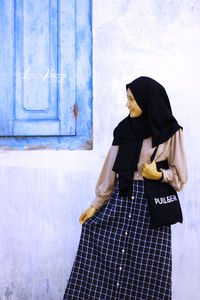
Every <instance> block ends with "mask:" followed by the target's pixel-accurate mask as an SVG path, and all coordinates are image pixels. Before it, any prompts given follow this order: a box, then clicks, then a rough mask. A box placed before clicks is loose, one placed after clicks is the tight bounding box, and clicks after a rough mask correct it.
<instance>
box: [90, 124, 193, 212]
mask: <svg viewBox="0 0 200 300" xmlns="http://www.w3.org/2000/svg"><path fill="white" fill-rule="evenodd" d="M118 149H119V146H111V148H110V150H109V152H108V154H107V157H106V160H105V162H104V165H103V168H102V171H101V173H100V176H99V179H98V181H97V185H96V190H95V192H96V198H95V200H94V201H93V202H92V203H91V205H92V206H94V207H95V208H96V209H100V208H101V207H102V206H103V205H104V204H106V203H107V202H108V200H109V198H110V196H111V194H112V192H113V190H114V186H115V181H116V178H117V174H116V173H115V172H114V171H112V168H113V165H114V162H115V159H116V156H117V153H118ZM154 149H155V148H152V139H151V137H150V138H147V139H144V140H143V144H142V149H141V153H140V158H139V162H138V170H137V172H135V173H134V176H133V179H134V180H143V177H142V168H143V164H144V162H146V163H150V162H151V161H150V157H151V155H152V154H153V151H154ZM166 159H168V165H169V169H167V170H166V169H161V170H162V171H163V182H168V183H169V184H170V185H171V186H172V187H173V188H174V189H175V190H177V191H181V190H182V189H183V186H184V184H185V183H186V181H187V178H188V175H187V165H186V159H185V153H184V147H183V131H182V129H179V130H178V131H177V132H176V133H175V134H174V135H173V136H172V137H171V138H169V140H167V141H166V142H164V143H163V144H160V145H159V147H158V150H157V153H156V156H155V161H156V162H159V161H162V160H166Z"/></svg>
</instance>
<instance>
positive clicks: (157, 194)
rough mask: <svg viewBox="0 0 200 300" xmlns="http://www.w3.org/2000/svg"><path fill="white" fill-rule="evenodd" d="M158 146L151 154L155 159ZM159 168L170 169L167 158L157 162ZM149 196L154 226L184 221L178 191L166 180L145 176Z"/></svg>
mask: <svg viewBox="0 0 200 300" xmlns="http://www.w3.org/2000/svg"><path fill="white" fill-rule="evenodd" d="M157 149H158V147H157V148H156V149H155V151H154V153H153V154H152V156H151V161H153V159H154V157H155V154H156V152H157ZM156 165H157V170H158V171H159V170H160V168H162V169H168V162H167V160H165V161H161V162H157V163H156ZM144 186H145V192H146V195H147V198H148V204H149V210H150V218H151V224H152V225H153V226H154V227H158V226H163V225H170V224H175V223H177V222H180V223H182V222H183V215H182V211H181V206H180V202H179V198H178V195H177V192H176V191H175V190H174V189H173V187H172V186H171V185H169V184H168V183H166V182H161V181H157V180H151V179H147V178H144Z"/></svg>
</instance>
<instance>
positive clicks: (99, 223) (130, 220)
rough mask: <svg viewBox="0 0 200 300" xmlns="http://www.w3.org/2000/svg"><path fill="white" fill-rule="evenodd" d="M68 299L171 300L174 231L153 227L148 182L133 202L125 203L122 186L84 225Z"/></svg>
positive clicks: (138, 184)
mask: <svg viewBox="0 0 200 300" xmlns="http://www.w3.org/2000/svg"><path fill="white" fill-rule="evenodd" d="M133 198H134V199H133ZM63 299H67V300H70V299H78V300H92V299H98V300H103V299H104V300H109V299H110V300H111V299H112V300H114V299H138V300H147V299H148V300H150V299H151V300H156V299H159V300H169V299H171V227H170V226H162V227H159V228H156V229H155V228H153V227H152V226H151V224H150V217H149V209H148V205H147V198H146V195H145V192H144V183H143V181H134V182H133V189H132V197H130V198H128V197H126V198H124V197H119V188H118V181H117V183H116V186H115V189H114V192H113V194H112V196H111V198H110V200H109V201H108V203H107V204H106V205H104V206H103V207H102V208H101V209H100V210H99V211H98V212H97V213H96V214H95V215H94V216H93V217H92V218H90V219H89V220H87V221H86V222H85V223H84V224H83V226H82V232H81V238H80V243H79V247H78V251H77V255H76V258H75V261H74V265H73V268H72V272H71V275H70V278H69V281H68V284H67V287H66V290H65V295H64V298H63Z"/></svg>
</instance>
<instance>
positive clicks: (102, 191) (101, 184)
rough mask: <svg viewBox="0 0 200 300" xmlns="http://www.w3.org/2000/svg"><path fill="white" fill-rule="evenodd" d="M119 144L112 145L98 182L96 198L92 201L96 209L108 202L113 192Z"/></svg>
mask: <svg viewBox="0 0 200 300" xmlns="http://www.w3.org/2000/svg"><path fill="white" fill-rule="evenodd" d="M118 149H119V146H111V148H110V150H109V152H108V154H107V157H106V160H105V162H104V165H103V168H102V170H101V173H100V175H99V178H98V181H97V184H96V189H95V193H96V198H95V200H94V201H93V202H92V203H91V205H92V206H94V207H95V208H96V209H100V208H101V207H102V206H103V205H104V204H106V203H107V202H108V200H109V198H110V196H111V194H112V192H113V189H114V186H115V180H116V173H115V172H114V171H112V168H113V165H114V162H115V159H116V156H117V153H118Z"/></svg>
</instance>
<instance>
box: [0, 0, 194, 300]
mask: <svg viewBox="0 0 200 300" xmlns="http://www.w3.org/2000/svg"><path fill="white" fill-rule="evenodd" d="M199 33H200V2H199V1H195V0H190V1H187V0H174V1H170V0H164V1H161V0H146V1H145V0H140V1H136V0H133V1H131V0H123V1H122V0H94V1H93V39H94V45H93V46H94V47H93V55H94V66H93V71H94V80H93V81H94V149H93V150H92V151H27V152H26V151H1V153H0V176H1V177H0V178H1V180H0V195H1V201H0V238H1V242H0V300H4V299H6V300H9V299H12V300H15V299H16V300H60V299H62V296H63V293H64V290H65V285H66V282H67V279H68V277H69V274H70V270H71V266H72V263H73V259H74V257H75V254H76V250H77V246H78V242H79V235H80V230H81V225H80V224H79V222H78V218H79V215H80V214H81V212H82V211H83V210H84V209H86V208H87V207H88V206H89V205H90V202H91V201H92V199H93V197H94V187H95V183H96V179H97V176H98V174H99V172H100V169H101V166H102V163H103V161H104V158H105V155H106V153H107V151H108V149H109V146H110V144H111V141H112V131H113V128H114V127H115V126H116V124H117V123H118V122H119V121H120V120H121V119H122V118H124V117H125V116H126V114H127V110H126V107H125V102H126V97H125V84H126V83H127V82H130V81H132V80H133V79H134V78H136V77H138V76H140V75H147V76H151V77H153V78H155V79H156V80H158V81H159V82H160V83H161V84H163V85H164V87H165V88H166V90H167V92H168V95H169V97H170V101H171V105H172V108H173V111H174V115H175V116H176V118H177V119H178V121H179V123H180V124H182V125H183V127H184V136H185V146H186V154H187V158H188V168H189V177H190V178H189V182H188V184H187V185H186V186H185V189H184V191H183V192H182V193H181V194H180V199H181V202H182V208H183V212H184V224H183V225H181V224H180V225H179V224H178V225H175V226H173V299H174V300H199V299H200V288H199V287H200V254H199V253H200V251H199V249H200V238H199V237H200V201H199V200H200V199H199V188H200V179H199V172H198V163H199V151H198V148H199V146H200V135H199V126H200V124H199V123H200V118H199V112H200V110H199V103H198V100H199V94H200V93H199V92H200V85H199V76H200V72H199V70H200V51H199V49H200V34H199ZM6 295H7V296H6Z"/></svg>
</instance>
